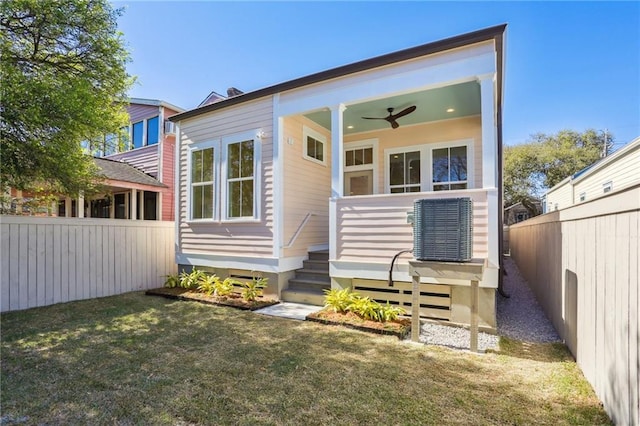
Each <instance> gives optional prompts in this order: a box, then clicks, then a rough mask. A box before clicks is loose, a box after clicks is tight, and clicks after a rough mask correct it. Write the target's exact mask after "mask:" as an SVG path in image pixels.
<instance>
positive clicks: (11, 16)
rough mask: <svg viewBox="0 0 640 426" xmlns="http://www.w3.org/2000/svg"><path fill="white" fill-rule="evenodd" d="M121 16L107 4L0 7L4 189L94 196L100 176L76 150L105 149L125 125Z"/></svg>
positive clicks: (40, 1) (0, 173)
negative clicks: (107, 138)
mask: <svg viewBox="0 0 640 426" xmlns="http://www.w3.org/2000/svg"><path fill="white" fill-rule="evenodd" d="M120 14H121V10H119V9H113V8H112V6H111V3H110V2H109V1H108V0H57V1H53V0H5V1H2V2H0V30H1V31H0V33H1V34H2V36H1V37H0V57H2V60H0V78H1V80H2V84H1V85H0V110H1V111H2V120H1V121H0V140H2V168H1V170H0V181H1V183H2V185H3V186H11V187H15V188H18V189H31V188H32V186H33V185H34V184H37V185H44V186H46V187H47V188H46V189H47V190H48V191H51V192H58V193H62V194H68V195H77V194H78V192H79V191H80V190H83V191H85V194H89V193H91V192H93V191H94V190H96V188H95V185H96V184H97V179H96V178H97V177H98V169H97V166H96V165H95V163H94V162H93V160H92V158H91V157H90V156H87V155H85V153H84V151H83V148H82V146H81V143H82V142H87V143H88V144H89V145H90V146H89V148H91V149H97V148H98V147H97V144H98V143H99V144H101V145H102V147H103V148H104V144H105V135H107V134H116V133H118V131H119V129H120V127H121V126H123V125H126V123H127V121H128V120H127V116H126V110H125V105H126V103H127V91H128V89H129V87H130V86H131V84H132V82H133V79H132V78H130V76H129V75H128V74H127V71H126V64H127V62H129V60H130V58H129V54H128V52H127V51H126V49H125V47H124V41H123V39H122V35H121V33H119V32H118V30H117V18H118V16H120ZM113 139H114V141H116V142H113V143H117V140H118V138H113Z"/></svg>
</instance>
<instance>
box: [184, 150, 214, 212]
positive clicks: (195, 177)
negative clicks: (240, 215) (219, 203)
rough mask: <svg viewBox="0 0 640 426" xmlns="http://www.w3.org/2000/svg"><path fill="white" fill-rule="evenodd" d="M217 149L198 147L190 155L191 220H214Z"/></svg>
mask: <svg viewBox="0 0 640 426" xmlns="http://www.w3.org/2000/svg"><path fill="white" fill-rule="evenodd" d="M215 151H216V149H215V147H213V146H207V145H205V146H202V147H196V148H194V149H192V150H191V153H190V168H191V188H190V195H191V219H193V220H198V219H213V212H214V201H215V200H214V194H215V183H216V182H215Z"/></svg>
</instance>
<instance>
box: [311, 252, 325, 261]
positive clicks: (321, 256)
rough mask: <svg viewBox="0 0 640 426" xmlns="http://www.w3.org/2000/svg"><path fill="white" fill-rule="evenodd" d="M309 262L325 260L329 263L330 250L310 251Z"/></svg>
mask: <svg viewBox="0 0 640 426" xmlns="http://www.w3.org/2000/svg"><path fill="white" fill-rule="evenodd" d="M309 260H324V261H325V262H328V261H329V250H320V251H310V252H309Z"/></svg>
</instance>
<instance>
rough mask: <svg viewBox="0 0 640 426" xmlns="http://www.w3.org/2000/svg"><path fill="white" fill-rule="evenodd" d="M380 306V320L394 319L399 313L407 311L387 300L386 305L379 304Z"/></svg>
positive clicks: (403, 313)
mask: <svg viewBox="0 0 640 426" xmlns="http://www.w3.org/2000/svg"><path fill="white" fill-rule="evenodd" d="M380 308H381V311H382V315H381V316H382V320H381V321H395V320H397V319H398V317H399V316H400V315H405V314H406V313H407V311H405V310H404V309H403V308H401V307H400V306H395V305H392V304H390V303H389V301H387V304H386V305H380Z"/></svg>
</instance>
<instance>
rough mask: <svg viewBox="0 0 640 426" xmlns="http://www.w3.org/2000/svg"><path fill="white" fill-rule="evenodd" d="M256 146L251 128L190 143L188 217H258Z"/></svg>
mask: <svg viewBox="0 0 640 426" xmlns="http://www.w3.org/2000/svg"><path fill="white" fill-rule="evenodd" d="M260 147H261V145H260V142H259V140H258V138H257V137H256V132H254V131H252V132H246V133H242V134H236V135H231V136H224V137H222V138H221V139H218V140H214V141H209V142H204V143H198V144H193V145H191V147H190V148H189V165H188V167H189V184H188V185H189V191H188V196H189V200H188V205H189V209H190V214H189V218H190V220H223V221H243V220H244V221H246V220H257V219H259V217H260V209H259V200H260V189H259V188H260V172H259V171H260V160H261V152H260Z"/></svg>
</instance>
